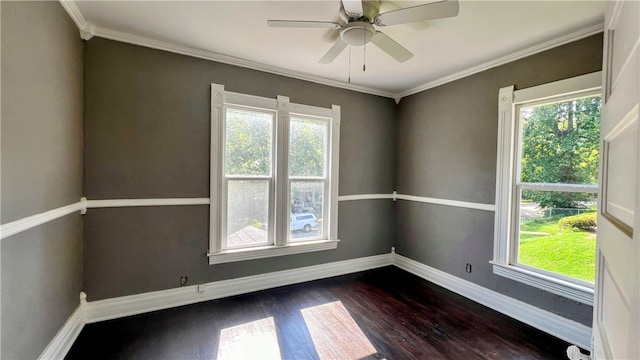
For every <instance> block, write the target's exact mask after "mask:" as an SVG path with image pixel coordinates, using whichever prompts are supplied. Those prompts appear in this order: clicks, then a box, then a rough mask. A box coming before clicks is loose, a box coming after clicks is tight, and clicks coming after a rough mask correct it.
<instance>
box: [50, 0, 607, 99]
mask: <svg viewBox="0 0 640 360" xmlns="http://www.w3.org/2000/svg"><path fill="white" fill-rule="evenodd" d="M59 1H60V3H61V4H62V6H63V7H64V9H65V10H66V11H67V13H68V14H69V16H70V17H71V18H72V19H73V21H74V22H75V24H76V26H78V29H79V30H80V37H81V38H82V39H83V40H89V39H91V38H92V37H94V36H98V37H101V38H105V39H109V40H114V41H119V42H124V43H129V44H133V45H139V46H144V47H148V48H152V49H157V50H163V51H167V52H172V53H176V54H181V55H186V56H191V57H195V58H200V59H205V60H211V61H215V62H219V63H223V64H228V65H234V66H239V67H243V68H247V69H252V70H257V71H263V72H267V73H271V74H275V75H281V76H286V77H290V78H294V79H299V80H304V81H309V82H313V83H316V84H321V85H327V86H332V87H336V88H341V89H346V90H352V91H357V92H361V93H365V94H371V95H377V96H382V97H387V98H391V99H394V100H395V102H396V104H398V103H399V102H400V100H401V99H402V98H403V97H405V96H409V95H413V94H416V93H419V92H421V91H425V90H428V89H431V88H434V87H437V86H440V85H444V84H446V83H449V82H452V81H455V80H459V79H462V78H464V77H467V76H470V75H473V74H477V73H479V72H482V71H485V70H488V69H491V68H494V67H498V66H500V65H504V64H507V63H510V62H513V61H516V60H519V59H522V58H525V57H528V56H531V55H534V54H537V53H540V52H543V51H546V50H549V49H552V48H555V47H558V46H561V45H564V44H567V43H570V42H573V41H577V40H580V39H583V38H586V37H588V36H591V35H595V34H597V33H599V32H602V31H603V30H604V23H599V24H596V25H592V26H589V27H586V28H583V29H581V30H578V31H574V32H572V33H569V34H566V35H563V36H560V37H558V38H556V39H553V40H549V41H546V42H544V43H541V44H538V45H534V46H531V47H528V48H526V49H523V50H520V51H517V52H514V53H512V54H509V55H506V56H502V57H500V58H497V59H495V60H491V61H488V62H485V63H483V64H480V65H476V66H473V67H470V68H468V69H465V70H461V71H458V72H456V73H454V74H451V75H447V76H444V77H441V78H439V79H435V80H432V81H429V82H427V83H424V84H422V85H420V86H417V87H414V88H411V89H408V90H405V91H403V92H399V93H393V92H388V91H383V90H378V89H374V88H371V87H367V86H361V85H355V84H351V83H346V82H343V81H338V80H331V79H327V78H323V77H320V76H314V75H309V74H305V73H301V72H298V71H292V70H287V69H283V68H280V67H277V66H271V65H266V64H261V63H257V62H254V61H249V60H244V59H240V58H236V57H233V56H228V55H222V54H218V53H215V52H211V51H204V50H198V49H194V48H191V47H188V46H183V45H178V44H174V43H170V42H167V41H161V40H156V39H152V38H148V37H144V36H138V35H133V34H130V33H126V32H123V31H118V30H113V29H109V28H105V27H101V26H95V25H93V24H91V23H89V22H87V21H86V19H85V18H84V16H83V15H82V12H81V11H80V9H79V8H78V5H77V3H76V1H75V0H59Z"/></svg>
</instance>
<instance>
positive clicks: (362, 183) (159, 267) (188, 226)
mask: <svg viewBox="0 0 640 360" xmlns="http://www.w3.org/2000/svg"><path fill="white" fill-rule="evenodd" d="M84 60H85V68H86V72H85V93H84V96H85V124H84V130H85V131H84V135H85V162H84V165H85V178H84V180H85V183H84V186H85V188H84V189H85V196H86V197H87V198H88V199H119V198H167V197H208V196H209V131H210V124H209V122H210V84H211V83H220V84H224V85H225V88H226V89H227V90H229V91H234V92H241V93H247V94H251V95H258V96H264V97H270V98H275V97H276V96H277V95H285V96H289V97H290V98H291V101H292V102H296V103H302V104H308V105H315V106H323V107H330V106H331V104H337V105H340V106H341V118H342V122H341V139H340V184H339V185H340V195H350V194H363V193H391V192H392V191H393V189H394V176H393V174H394V171H395V156H394V154H393V152H394V149H395V143H394V138H395V137H394V131H395V123H394V118H395V113H396V105H395V103H394V101H393V100H392V99H387V98H382V97H378V96H373V95H366V94H362V93H357V92H353V91H348V90H342V89H336V88H332V87H328V86H324V85H319V84H314V83H309V82H305V81H301V80H296V79H292V78H287V77H283V76H277V75H272V74H268V73H264V72H259V71H253V70H248V69H244V68H239V67H235V66H230V65H225V64H220V63H215V62H211V61H206V60H201V59H196V58H191V57H187V56H181V55H177V54H172V53H168V52H163V51H158V50H153V49H148V48H144V47H139V46H133V45H128V44H124V43H119V42H114V41H109V40H105V39H100V38H93V39H91V40H90V41H88V42H87V43H86V44H85V59H84ZM394 211H395V210H394V204H393V203H392V202H390V201H385V200H371V201H357V202H343V203H340V206H339V227H338V236H339V238H340V240H341V242H340V244H339V245H338V248H337V249H336V250H328V251H322V252H315V253H308V254H303V255H290V256H284V257H280V258H271V259H261V260H255V261H244V262H237V263H231V264H222V265H208V262H207V258H206V256H205V253H206V251H207V249H208V221H207V218H208V207H207V206H176V207H140V208H112V209H90V210H89V212H88V214H87V215H85V218H84V220H85V222H84V224H85V229H84V233H85V239H84V241H85V242H84V247H85V251H84V284H83V288H84V290H85V291H86V292H87V295H88V300H90V301H91V300H98V299H104V298H109V297H115V296H123V295H129V294H135V293H140V292H145V291H153V290H160V289H167V288H174V287H177V286H178V285H179V279H180V276H181V275H187V276H189V279H190V282H191V283H201V282H208V281H215V280H220V279H228V278H235V277H240V276H247V275H253V274H258V273H263V272H269V271H277V270H283V269H290V268H296V267H301V266H307V265H314V264H320V263H326V262H332V261H338V260H345V259H351V258H358V257H363V256H370V255H377V254H382V253H388V252H389V251H390V248H391V246H392V242H393V236H394V234H395V228H394V223H393V221H392V220H390V219H393V216H394Z"/></svg>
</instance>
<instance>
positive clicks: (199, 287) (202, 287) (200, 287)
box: [198, 284, 206, 293]
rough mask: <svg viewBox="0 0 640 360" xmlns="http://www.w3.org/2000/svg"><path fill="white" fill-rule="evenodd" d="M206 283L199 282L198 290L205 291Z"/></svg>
mask: <svg viewBox="0 0 640 360" xmlns="http://www.w3.org/2000/svg"><path fill="white" fill-rule="evenodd" d="M205 287H206V285H205V284H198V292H199V293H203V292H204V289H205Z"/></svg>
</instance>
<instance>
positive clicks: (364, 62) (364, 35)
mask: <svg viewBox="0 0 640 360" xmlns="http://www.w3.org/2000/svg"><path fill="white" fill-rule="evenodd" d="M362 42H363V44H364V45H363V46H364V54H363V55H362V72H365V71H367V32H366V31H363V32H362Z"/></svg>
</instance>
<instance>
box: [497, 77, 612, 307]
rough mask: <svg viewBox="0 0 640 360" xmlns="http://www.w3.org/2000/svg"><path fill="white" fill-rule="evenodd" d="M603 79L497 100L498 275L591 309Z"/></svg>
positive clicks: (504, 94) (509, 92) (504, 93)
mask: <svg viewBox="0 0 640 360" xmlns="http://www.w3.org/2000/svg"><path fill="white" fill-rule="evenodd" d="M600 81H601V78H600V73H599V72H598V73H593V74H588V75H583V76H579V77H575V78H571V79H567V80H561V81H557V82H554V83H550V84H544V85H540V86H536V87H532V88H528V89H523V90H518V91H514V87H513V86H510V87H506V88H502V89H501V90H500V93H499V102H498V106H499V123H498V164H497V170H498V176H497V185H496V217H495V240H494V259H493V261H492V263H493V271H494V273H496V274H498V275H502V276H505V277H508V278H511V279H513V280H516V281H520V282H523V283H526V284H529V285H532V286H536V287H539V288H542V289H544V290H547V291H550V292H553V293H556V294H559V295H562V296H565V297H568V298H571V299H573V300H576V301H580V302H582V303H586V304H592V303H593V282H594V277H595V255H596V253H595V230H596V217H597V205H598V202H597V194H598V166H599V150H600Z"/></svg>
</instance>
